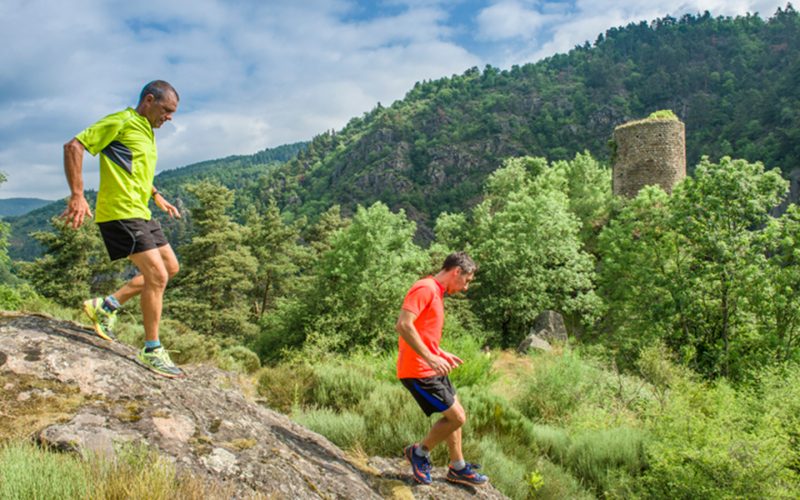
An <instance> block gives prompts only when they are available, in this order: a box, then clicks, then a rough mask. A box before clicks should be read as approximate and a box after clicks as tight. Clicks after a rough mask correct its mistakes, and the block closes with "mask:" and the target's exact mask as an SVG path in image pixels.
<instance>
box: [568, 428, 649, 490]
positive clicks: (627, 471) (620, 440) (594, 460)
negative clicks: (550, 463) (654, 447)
mask: <svg viewBox="0 0 800 500" xmlns="http://www.w3.org/2000/svg"><path fill="white" fill-rule="evenodd" d="M562 465H564V466H565V467H567V468H568V469H570V470H571V471H572V472H573V473H574V474H575V475H576V476H577V477H579V478H581V480H582V481H584V484H587V483H588V484H589V485H591V486H593V487H594V490H595V492H596V493H597V494H598V495H602V494H603V493H604V492H606V491H609V490H610V489H611V487H612V485H614V484H615V482H616V481H617V479H618V477H619V476H620V475H623V476H624V475H629V476H638V475H639V474H641V472H642V470H643V469H644V468H645V453H644V434H643V432H642V431H639V430H636V429H629V428H618V429H606V430H596V431H585V432H582V433H580V434H578V435H577V436H575V437H574V438H573V439H572V442H571V444H570V447H569V450H568V451H567V456H566V459H565V460H564V462H563V463H562Z"/></svg>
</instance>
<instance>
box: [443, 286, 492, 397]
mask: <svg viewBox="0 0 800 500" xmlns="http://www.w3.org/2000/svg"><path fill="white" fill-rule="evenodd" d="M448 302H452V301H448ZM448 305H449V304H448ZM445 307H447V305H445ZM446 314H448V317H447V318H445V321H450V320H451V318H450V316H449V314H450V311H449V310H448V312H447V313H446ZM448 333H449V332H448V331H447V330H446V329H445V332H444V333H443V334H442V345H441V347H442V349H444V350H445V351H447V352H451V353H453V354H455V355H456V356H458V357H459V358H461V360H462V361H463V363H462V364H461V365H459V366H458V367H456V368H455V369H454V370H453V371H451V372H450V373H449V377H450V380H451V381H452V382H453V384H454V385H455V386H456V387H471V386H487V385H489V384H490V383H491V382H492V381H493V380H494V379H495V376H494V374H493V373H492V358H491V357H490V356H489V355H488V353H485V352H483V351H482V350H481V347H482V346H481V344H482V342H480V341H479V339H477V338H475V337H471V336H467V335H462V336H456V335H449V334H448Z"/></svg>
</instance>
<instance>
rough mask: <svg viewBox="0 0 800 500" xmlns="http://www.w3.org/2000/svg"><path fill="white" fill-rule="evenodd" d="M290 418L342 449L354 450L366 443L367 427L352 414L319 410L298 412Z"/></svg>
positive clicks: (359, 416) (362, 419)
mask: <svg viewBox="0 0 800 500" xmlns="http://www.w3.org/2000/svg"><path fill="white" fill-rule="evenodd" d="M292 418H293V419H294V420H295V421H296V422H297V423H299V424H301V425H303V426H305V427H308V428H309V429H311V430H312V431H314V432H318V433H320V434H322V435H323V436H325V437H327V438H328V439H330V440H331V441H332V442H333V443H334V444H336V445H337V446H339V447H340V448H342V449H351V448H356V447H358V446H359V445H360V444H361V443H362V442H364V441H366V435H367V427H366V424H365V423H364V418H363V417H362V416H361V415H358V414H356V413H353V412H349V411H342V412H336V411H334V410H331V409H328V408H320V409H313V410H305V411H299V412H297V413H295V414H293V415H292Z"/></svg>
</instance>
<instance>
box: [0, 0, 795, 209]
mask: <svg viewBox="0 0 800 500" xmlns="http://www.w3.org/2000/svg"><path fill="white" fill-rule="evenodd" d="M785 5H786V2H785V1H773V0H651V1H648V2H645V1H634V0H619V1H609V0H572V1H566V2H558V1H538V0H483V1H479V0H463V1H459V0H453V1H437V0H384V1H372V2H367V1H356V0H265V1H258V0H252V1H233V0H172V1H170V2H162V1H158V2H157V1H152V0H139V1H136V2H126V1H116V0H111V1H108V0H107V1H102V0H66V1H65V0H2V1H0V19H3V21H4V22H3V30H0V43H1V44H2V46H3V47H4V50H3V51H0V68H2V72H0V171H2V172H4V173H5V174H6V176H7V177H8V180H7V182H6V183H5V184H3V185H0V198H11V197H39V198H47V199H56V198H61V197H65V196H67V195H68V194H69V191H68V189H67V185H66V181H65V180H64V175H63V165H62V145H63V144H64V143H65V142H66V141H68V140H69V139H70V138H72V137H73V136H75V135H76V134H77V133H78V132H80V131H81V130H82V129H83V128H85V127H86V126H88V125H89V124H91V123H92V122H94V121H95V120H97V119H99V118H101V117H102V116H104V115H106V114H109V113H111V112H114V111H117V110H119V109H122V108H125V107H127V106H135V104H136V102H135V101H136V99H137V96H138V93H139V90H140V89H141V87H142V85H144V83H146V82H147V81H150V80H153V79H157V78H160V79H165V80H167V81H169V82H171V83H172V84H173V85H174V86H175V87H176V88H177V89H178V91H179V93H180V95H181V103H180V108H179V109H178V113H177V114H176V115H175V118H174V120H173V121H172V122H171V123H168V124H166V125H164V126H163V127H162V128H161V129H159V130H158V131H157V140H158V145H159V166H158V170H159V171H161V170H166V169H170V168H175V167H180V166H183V165H188V164H190V163H193V162H197V161H202V160H207V159H212V158H220V157H224V156H228V155H232V154H250V153H255V152H256V151H260V150H262V149H264V148H267V147H275V146H279V145H281V144H286V143H290V142H295V141H302V140H308V139H310V138H312V137H313V136H314V135H316V134H319V133H320V132H323V131H325V130H331V129H335V130H338V129H341V128H342V127H343V126H344V125H345V124H346V123H347V121H348V120H349V119H350V118H352V117H354V116H360V115H362V114H363V113H364V112H366V111H369V110H371V109H372V108H374V107H375V104H376V103H378V102H381V103H383V104H384V105H388V104H390V103H392V102H393V101H395V100H397V99H401V98H403V96H404V95H405V93H406V92H407V91H408V90H409V89H410V88H411V87H412V86H413V85H414V83H415V82H417V81H420V80H429V79H436V78H441V77H446V76H451V75H453V74H460V73H463V72H464V71H465V70H466V69H468V68H470V67H472V66H478V67H480V68H482V67H483V66H485V65H486V64H491V65H493V66H497V67H501V68H508V67H510V66H511V65H513V64H525V63H528V62H535V61H537V60H539V59H541V58H542V57H546V56H548V55H552V54H554V53H557V52H566V51H568V50H569V49H571V48H572V47H574V46H575V45H578V44H582V43H583V42H584V41H587V40H588V41H590V42H592V41H594V40H595V39H596V38H597V35H598V34H600V33H602V32H604V31H605V30H606V29H608V28H611V27H616V26H622V25H625V24H627V23H629V22H638V21H641V20H652V19H654V18H657V17H663V16H665V15H672V16H673V17H680V16H681V15H683V14H685V13H698V12H702V11H705V10H708V11H710V12H711V13H712V15H714V16H718V15H730V16H732V15H744V14H746V13H748V12H750V13H755V12H758V13H760V14H761V16H762V17H763V18H768V17H770V16H771V15H772V14H773V13H774V12H775V11H776V9H777V8H778V7H779V6H785ZM84 178H85V184H86V188H87V189H91V188H96V186H97V184H98V167H97V160H96V159H94V158H92V157H90V156H88V154H87V156H86V157H85V159H84Z"/></svg>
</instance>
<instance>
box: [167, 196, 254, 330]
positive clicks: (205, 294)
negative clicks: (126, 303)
mask: <svg viewBox="0 0 800 500" xmlns="http://www.w3.org/2000/svg"><path fill="white" fill-rule="evenodd" d="M187 191H188V192H189V193H190V194H191V195H193V196H194V198H195V199H196V202H195V204H194V205H193V208H192V209H191V211H190V213H191V217H192V223H193V227H194V234H193V235H192V240H191V241H190V242H189V243H187V244H186V245H183V246H181V247H180V248H179V252H180V257H181V261H182V262H181V272H180V273H178V275H177V276H176V277H175V279H174V284H173V286H174V292H173V293H171V294H170V293H168V294H167V295H166V296H165V297H166V299H167V300H168V302H167V308H166V311H167V312H168V313H169V314H170V315H172V316H173V317H175V318H176V319H178V320H180V321H182V322H184V323H186V324H187V325H189V326H191V327H192V328H193V329H195V330H197V331H198V332H200V333H203V334H207V335H213V336H215V337H218V338H222V339H232V340H234V341H237V342H242V341H247V340H251V339H252V336H253V335H254V334H255V331H256V327H255V325H253V324H252V323H251V322H250V321H249V314H248V310H249V297H250V293H251V292H252V290H253V283H254V281H255V277H256V273H257V270H258V263H257V261H256V259H255V258H254V257H253V256H252V255H251V253H250V249H249V248H248V246H247V245H246V244H245V243H244V236H245V231H244V230H243V228H242V226H240V225H239V224H236V223H235V222H233V221H232V220H231V218H230V216H229V215H228V214H227V210H228V209H229V208H230V207H231V206H232V204H233V196H234V195H233V192H232V191H230V190H229V189H227V188H225V187H223V186H222V185H220V184H218V183H216V182H212V181H201V182H198V183H195V184H191V185H189V186H187Z"/></svg>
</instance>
